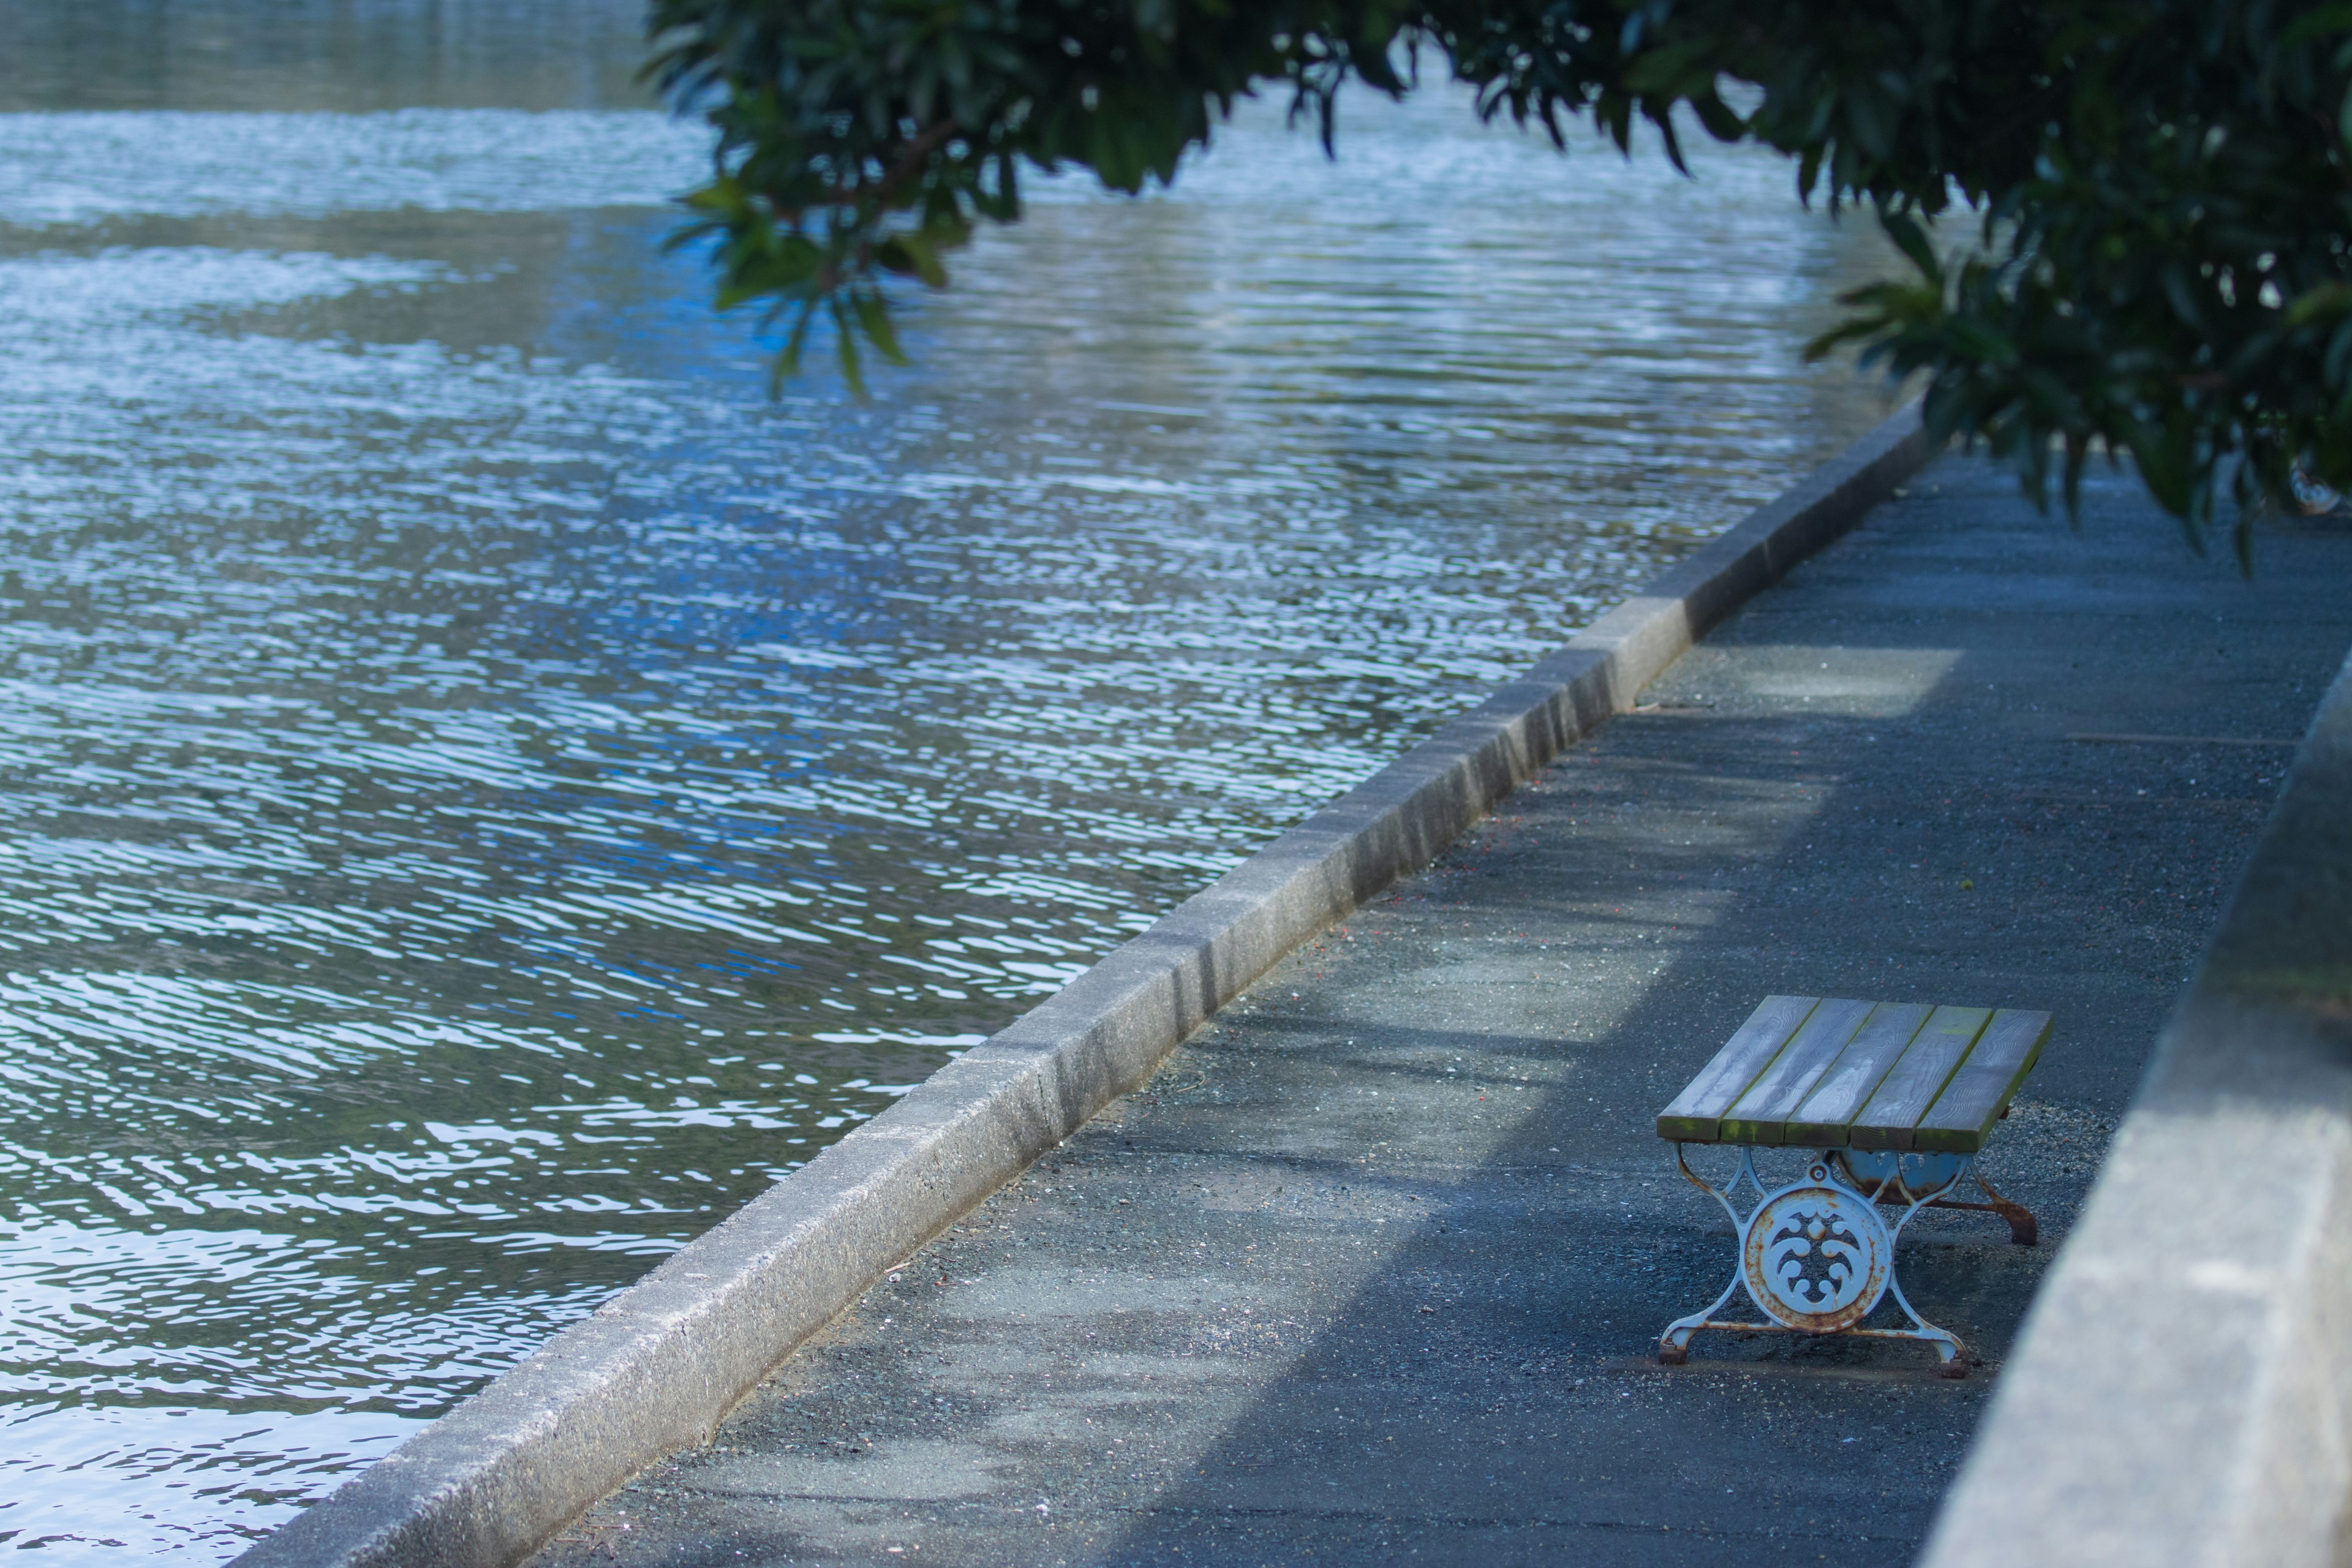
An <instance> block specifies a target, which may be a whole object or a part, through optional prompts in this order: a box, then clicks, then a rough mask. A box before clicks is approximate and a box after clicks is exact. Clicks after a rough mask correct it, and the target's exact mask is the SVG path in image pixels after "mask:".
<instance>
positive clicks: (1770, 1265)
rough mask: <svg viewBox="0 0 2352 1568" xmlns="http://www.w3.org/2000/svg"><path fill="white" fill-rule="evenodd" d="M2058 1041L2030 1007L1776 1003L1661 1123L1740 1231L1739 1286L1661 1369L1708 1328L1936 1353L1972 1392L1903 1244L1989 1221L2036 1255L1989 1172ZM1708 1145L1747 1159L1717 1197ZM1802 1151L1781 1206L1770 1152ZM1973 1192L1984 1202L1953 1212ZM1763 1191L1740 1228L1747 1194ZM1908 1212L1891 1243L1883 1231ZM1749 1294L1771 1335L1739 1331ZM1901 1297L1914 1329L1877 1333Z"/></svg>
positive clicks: (2024, 1223) (1957, 1346) (1673, 1328)
mask: <svg viewBox="0 0 2352 1568" xmlns="http://www.w3.org/2000/svg"><path fill="white" fill-rule="evenodd" d="M2049 1037H2050V1015H2049V1014H2047V1013H2032V1012H2025V1011H2021V1010H2018V1009H2014V1008H2000V1009H1998V1010H1996V1009H1994V1008H1990V1007H1948V1006H1934V1005H1928V1004H1926V1003H1916V1002H1861V1001H1854V1000H1852V999H1849V998H1845V997H1837V996H1832V997H1820V996H1767V997H1766V998H1764V1000H1763V1002H1762V1003H1761V1004H1760V1005H1758V1007H1757V1009H1756V1011H1755V1012H1753V1013H1751V1014H1749V1015H1748V1021H1747V1022H1746V1023H1744V1024H1742V1025H1741V1026H1739V1029H1738V1033H1736V1034H1734V1035H1733V1036H1732V1037H1731V1038H1730V1040H1729V1041H1728V1042H1727V1043H1726V1044H1725V1046H1724V1047H1723V1049H1721V1050H1719V1051H1717V1053H1716V1054H1715V1059H1714V1060H1713V1061H1710V1062H1708V1063H1707V1064H1706V1067H1705V1068H1702V1069H1701V1070H1700V1072H1699V1075H1698V1076H1697V1077H1696V1078H1695V1079H1691V1081H1690V1083H1689V1085H1688V1086H1687V1087H1685V1089H1683V1091H1682V1093H1680V1094H1678V1095H1676V1096H1675V1101H1674V1103H1673V1104H1672V1105H1669V1106H1667V1107H1666V1108H1665V1110H1662V1111H1660V1112H1659V1113H1658V1136H1659V1137H1661V1138H1664V1139H1666V1140H1667V1141H1669V1142H1672V1143H1673V1144H1674V1146H1675V1165H1676V1167H1677V1168H1679V1169H1680V1170H1681V1172H1682V1173H1683V1174H1684V1175H1685V1177H1687V1178H1688V1179H1689V1180H1690V1181H1691V1183H1692V1184H1695V1185H1696V1186H1698V1187H1700V1188H1701V1189H1703V1190H1704V1191H1706V1193H1708V1194H1711V1195H1712V1196H1713V1197H1714V1198H1715V1199H1716V1201H1717V1202H1718V1203H1720V1204H1721V1205H1723V1208H1724V1212H1725V1213H1727V1214H1728V1215H1730V1216H1731V1226H1732V1231H1733V1235H1734V1242H1733V1245H1734V1247H1735V1249H1736V1252H1737V1261H1736V1263H1735V1265H1734V1268H1733V1270H1732V1276H1731V1283H1730V1284H1728V1285H1727V1286H1725V1287H1724V1289H1723V1294H1722V1295H1720V1296H1718V1297H1717V1298H1716V1300H1715V1303H1714V1305H1712V1306H1710V1307H1708V1308H1707V1309H1706V1310H1704V1311H1700V1312H1694V1313H1692V1314H1691V1315H1690V1316H1689V1317H1687V1318H1677V1319H1675V1321H1673V1322H1671V1323H1669V1324H1667V1325H1666V1330H1665V1332H1664V1334H1663V1335H1662V1336H1661V1337H1660V1338H1659V1341H1658V1359H1659V1360H1660V1361H1662V1362H1665V1363H1670V1364H1675V1363H1682V1362H1683V1361H1685V1360H1686V1359H1688V1357H1689V1354H1690V1342H1691V1336H1692V1335H1694V1334H1696V1333H1697V1332H1699V1331H1702V1330H1706V1329H1734V1330H1739V1331H1746V1332H1750V1333H1752V1332H1757V1331H1769V1332H1780V1333H1799V1334H1849V1335H1853V1336H1856V1337H1859V1338H1864V1339H1897V1340H1918V1341H1924V1342H1927V1343H1929V1344H1931V1345H1933V1346H1934V1347H1935V1348H1936V1352H1937V1356H1938V1357H1939V1358H1940V1362H1941V1364H1940V1366H1939V1368H1938V1370H1939V1371H1940V1372H1941V1373H1943V1375H1945V1376H1946V1377H1965V1376H1967V1375H1968V1367H1969V1361H1968V1352H1967V1350H1966V1348H1965V1347H1964V1346H1962V1345H1961V1343H1960V1342H1959V1341H1958V1339H1956V1338H1954V1337H1953V1336H1952V1334H1950V1333H1949V1332H1948V1331H1945V1330H1943V1329H1939V1328H1937V1327H1936V1326H1935V1325H1934V1324H1932V1323H1930V1322H1928V1321H1927V1320H1926V1319H1925V1318H1922V1317H1921V1316H1920V1315H1919V1313H1918V1311H1917V1310H1916V1309H1915V1308H1913V1306H1912V1305H1911V1303H1910V1301H1909V1300H1906V1298H1905V1297H1904V1294H1903V1287H1902V1286H1901V1285H1900V1284H1899V1283H1898V1282H1897V1281H1896V1280H1895V1238H1896V1237H1899V1236H1900V1235H1901V1234H1902V1232H1903V1227H1904V1226H1906V1225H1907V1224H1909V1223H1910V1220H1911V1217H1912V1216H1913V1215H1916V1214H1917V1213H1918V1212H1919V1211H1920V1210H1921V1209H1922V1208H1925V1207H1927V1206H1930V1205H1933V1206H1935V1207H1938V1208H1960V1209H1977V1210H1982V1211H1985V1212H1990V1213H1993V1214H1998V1215H2000V1216H2001V1217H2002V1218H2003V1219H2005V1220H2007V1221H2008V1222H2009V1226H2010V1236H2011V1239H2012V1240H2014V1241H2017V1242H2019V1243H2021V1244H2022V1245H2025V1246H2028V1247H2030V1246H2032V1245H2033V1242H2034V1238H2035V1226H2034V1222H2033V1216H2032V1215H2031V1214H2028V1213H2027V1212H2026V1211H2025V1210H2024V1209H2023V1208H2021V1207H2020V1206H2019V1205H2016V1204H2013V1203H2011V1202H2010V1201H2009V1200H2008V1199H2006V1198H2004V1197H2002V1196H2001V1195H2000V1194H1999V1193H1998V1192H1995V1191H1994V1190H1993V1188H1992V1185H1991V1184H1990V1183H1988V1182H1987V1181H1985V1179H1984V1177H1983V1176H1982V1175H1981V1174H1979V1173H1976V1171H1975V1169H1974V1166H1975V1162H1976V1156H1977V1153H1978V1152H1979V1150H1981V1149H1982V1148H1983V1147H1984V1145H1985V1140H1986V1139H1987V1138H1989V1137H1990V1136H1991V1134H1992V1129H1993V1124H1994V1123H1995V1122H1997V1121H2000V1119H2001V1118H2002V1117H2004V1116H2006V1115H2008V1114H2009V1102H2010V1099H2011V1096H2013V1095H2014V1094H2016V1092H2017V1089H2018V1086H2019V1085H2020V1084H2021V1083H2023V1082H2024V1081H2025V1075H2026V1074H2027V1073H2029V1072H2031V1071H2032V1070H2033V1064H2034V1062H2035V1061H2036V1060H2038V1059H2039V1058H2040V1057H2041V1054H2042V1042H2043V1041H2045V1040H2047V1039H2048V1038H2049ZM1695 1143H1719V1144H1729V1145H1734V1146H1737V1147H1738V1150H1739V1163H1738V1168H1737V1169H1736V1170H1735V1171H1734V1172H1733V1173H1732V1176H1731V1179H1730V1180H1729V1181H1728V1182H1727V1183H1724V1184H1722V1185H1720V1186H1717V1184H1714V1183H1711V1182H1708V1181H1706V1180H1705V1179H1704V1178H1703V1177H1701V1176H1700V1175H1699V1174H1698V1173H1696V1172H1694V1171H1693V1170H1692V1169H1691V1167H1690V1160H1689V1148H1690V1146H1691V1145H1692V1144H1695ZM1775 1148H1785V1149H1801V1150H1803V1151H1805V1152H1806V1163H1805V1167H1804V1173H1803V1175H1801V1177H1799V1178H1798V1179H1797V1180H1795V1181H1793V1182H1790V1183H1789V1184H1786V1185H1783V1186H1780V1187H1778V1188H1772V1189H1767V1188H1766V1186H1765V1184H1764V1181H1763V1178H1762V1177H1760V1176H1759V1174H1758V1173H1757V1169H1756V1152H1757V1150H1759V1149H1775ZM1964 1178H1972V1179H1973V1180H1974V1181H1975V1183H1976V1184H1977V1186H1978V1188H1979V1190H1980V1191H1981V1192H1982V1193H1983V1194H1984V1195H1985V1197H1986V1199H1987V1200H1988V1201H1987V1202H1985V1203H1981V1204H1977V1203H1962V1202H1959V1201H1958V1200H1956V1199H1954V1198H1953V1197H1951V1196H1950V1194H1952V1192H1953V1191H1954V1190H1955V1189H1957V1188H1958V1186H1959V1184H1960V1183H1961V1181H1962V1180H1963V1179H1964ZM1743 1181H1744V1182H1746V1183H1748V1184H1749V1185H1751V1186H1752V1187H1754V1189H1755V1194H1756V1195H1755V1203H1754V1206H1753V1207H1751V1208H1749V1209H1748V1211H1747V1213H1745V1214H1742V1213H1741V1212H1740V1204H1739V1200H1738V1190H1739V1186H1740V1184H1741V1183H1742V1182H1743ZM1881 1205H1888V1206H1891V1207H1894V1208H1895V1209H1899V1210H1900V1211H1901V1212H1900V1214H1899V1215H1898V1217H1896V1219H1895V1222H1894V1224H1893V1225H1892V1226H1890V1225H1888V1224H1887V1223H1886V1221H1885V1218H1883V1217H1882V1216H1881V1215H1880V1214H1879V1212H1878V1211H1879V1208H1880V1206H1881ZM1741 1289H1746V1291H1747V1293H1748V1300H1750V1301H1752V1302H1754V1303H1755V1306H1756V1309H1757V1310H1758V1311H1759V1312H1761V1313H1762V1314H1763V1315H1764V1318H1765V1319H1766V1321H1762V1322H1746V1321H1728V1320H1726V1319H1724V1318H1723V1317H1722V1315H1721V1314H1722V1312H1723V1310H1724V1309H1725V1308H1726V1307H1727V1306H1728V1305H1730V1303H1731V1299H1732V1298H1733V1297H1734V1296H1735V1295H1737V1294H1738V1292H1739V1291H1740V1290H1741ZM1889 1295H1892V1296H1893V1297H1894V1299H1895V1305H1896V1306H1898V1307H1899V1308H1901V1309H1902V1310H1903V1313H1904V1315H1905V1317H1906V1318H1907V1319H1908V1320H1909V1321H1910V1326H1909V1327H1908V1328H1876V1329H1865V1328H1864V1327H1862V1326H1861V1324H1862V1321H1863V1320H1864V1318H1867V1317H1868V1316H1869V1315H1870V1314H1871V1312H1872V1311H1873V1310H1875V1309H1876V1308H1877V1306H1878V1304H1879V1302H1880V1300H1882V1299H1884V1298H1885V1297H1886V1296H1889Z"/></svg>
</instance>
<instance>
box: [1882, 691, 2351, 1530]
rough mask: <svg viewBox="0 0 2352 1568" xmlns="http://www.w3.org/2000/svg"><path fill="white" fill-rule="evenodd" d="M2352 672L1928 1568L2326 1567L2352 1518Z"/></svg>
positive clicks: (2321, 725)
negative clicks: (2060, 1567)
mask: <svg viewBox="0 0 2352 1568" xmlns="http://www.w3.org/2000/svg"><path fill="white" fill-rule="evenodd" d="M2347 1419H2352V662H2347V664H2346V666H2345V668H2344V671H2343V673H2342V674H2340V675H2339V676H2338V677H2337V678H2336V683H2335V685H2334V687H2333V688H2332V689H2330V690H2329V692H2328V694H2327V697H2326V700H2325V701H2323V702H2322V704H2321V705H2320V710H2319V716H2318V718H2317V719H2316V720H2315V721H2314V723H2313V725H2312V729H2311V732H2310V734H2309V735H2308V737H2306V739H2305V742H2304V744H2303V749H2302V751H2301V752H2300V753H2299V754H2298V755H2297V757H2296V759H2295V763H2294V770H2293V772H2292V773H2290V774H2289V775H2288V780H2287V785H2286V790H2285V793H2284V795H2283V796H2282V798H2281V800H2280V802H2279V805H2278V807H2277V809H2276V811H2275V812H2274V813H2273V816H2272V817H2271V821H2270V823H2269V825H2268V826H2267V827H2265V829H2264V830H2263V837H2262V839H2261V841H2260V843H2259V844H2258V845H2257V847H2256V848H2255V851H2254V858H2253V860H2252V865H2251V867H2250V868H2249V869H2248V871H2247V873H2246V878H2245V880H2244V881H2243V883H2242V884H2241V885H2240V887H2239V889H2238V892H2237V895H2236V898H2235V900H2234V901H2233V902H2232V904H2231V910H2230V912H2229V914H2228V915H2227V917H2226V918H2225V919H2224V920H2223V921H2222V924H2221V931H2220V932H2219V933H2218V934H2217V935H2216V937H2215V938H2214V942H2213V946H2212V948H2211V950H2210V952H2208V954H2207V955H2206V959H2205V963H2204V965H2203V967H2202V969H2201V970H2200V973H2199V974H2198V977H2197V980H2196V982H2195V984H2194V985H2193V986H2192V987H2191V989H2190V991H2189V996H2188V998H2187V1000H2186V1001H2185V1002H2184V1003H2183V1004H2182V1005H2181V1007H2180V1010H2179V1013H2178V1014H2176V1015H2175V1016H2174V1018H2173V1021H2172V1023H2171V1024H2170V1026H2168V1028H2167V1030H2166V1032H2165V1037H2164V1038H2163V1040H2162V1041H2161V1043H2160V1044H2159V1046H2158V1054H2157V1056H2156V1058H2155V1059H2154V1061H2153V1062H2151V1064H2150V1065H2149V1068H2148V1073H2147V1079H2146V1080H2145V1081H2144V1082H2143V1083H2142V1084H2141V1086H2140V1091H2139V1096H2138V1098H2137V1100H2135V1102H2134V1103H2133V1106H2132V1110H2131V1112H2130V1114H2129V1115H2128V1116H2127V1117H2126V1119H2125V1121H2124V1124H2123V1127H2122V1129H2121V1130H2120V1131H2118V1133H2117V1134H2116V1142H2115V1147H2114V1149H2113V1150H2112V1151H2111V1152H2109V1154H2108V1156H2107V1163H2106V1167H2105V1171H2104V1172H2103V1173H2101V1175H2100V1177H2099V1182H2098V1185H2097V1186H2096V1187H2095V1188H2094V1189H2093V1190H2092V1194H2091V1199H2090V1202H2089V1204H2088V1205H2086V1206H2085V1208H2084V1213H2083V1217H2082V1221H2081V1223H2080V1224H2079V1225H2078V1226H2076V1227H2075V1230H2074V1236H2073V1237H2071V1238H2070V1239H2069V1240H2068V1242H2067V1244H2066V1247H2065V1250H2064V1252H2063V1254H2062V1255H2061V1256H2060V1258H2059V1259H2058V1261H2057V1263H2056V1264H2055V1265H2054V1266H2053V1268H2052V1269H2051V1271H2050V1274H2049V1276H2048V1278H2047V1279H2044V1280H2043V1282H2042V1289H2041V1293H2040V1295H2039V1296H2038V1297H2037V1298H2036V1300H2035V1302H2034V1306H2033V1309H2032V1313H2031V1314H2030V1315H2029V1316H2028V1318H2027V1320H2026V1323H2025V1328H2024V1331H2023V1332H2022V1334H2021V1338H2020V1341H2019V1343H2018V1348H2017V1350H2016V1352H2015V1353H2014V1354H2013V1355H2012V1356H2011V1360H2010V1363H2009V1367H2008V1369H2007V1370H2006V1371H2005V1372H2004V1373H2002V1376H2001V1383H2000V1392H1999V1393H1998V1394H1996V1395H1995V1398H1994V1402H1993V1405H1992V1408H1991V1409H1990V1412H1989V1413H1988V1414H1987V1415H1986V1418H1985V1421H1984V1424H1983V1426H1980V1427H1979V1430H1978V1437H1977V1441H1976V1446H1975V1448H1974V1450H1973V1452H1972V1453H1971V1455H1970V1457H1969V1461H1968V1464H1967V1466H1966V1467H1965V1468H1964V1469H1963V1470H1962V1471H1961V1474H1960V1478H1959V1479H1958V1482H1957V1483H1956V1484H1955V1485H1954V1487H1953V1489H1952V1490H1951V1492H1950V1493H1949V1494H1948V1496H1947V1498H1946V1500H1945V1503H1944V1508H1943V1510H1942V1512H1941V1514H1940V1515H1939V1516H1938V1518H1937V1524H1936V1529H1935V1532H1934V1534H1933V1535H1932V1536H1931V1537H1930V1538H1929V1541H1928V1545H1927V1553H1926V1556H1925V1557H1924V1559H1923V1560H1922V1561H1923V1563H1924V1564H1925V1568H1996V1565H1998V1568H2034V1565H2037V1564H2044V1563H2047V1564H2051V1565H2053V1568H2054V1565H2056V1564H2060V1563H2063V1564H2066V1565H2067V1568H2095V1565H2100V1564H2109V1563H2113V1564H2125V1563H2128V1564H2131V1565H2132V1568H2168V1565H2171V1564H2179V1565H2180V1568H2189V1565H2190V1564H2195V1565H2196V1568H2231V1565H2237V1564H2243V1565H2244V1568H2322V1565H2323V1564H2330V1563H2337V1562H2340V1561H2343V1560H2344V1559H2345V1557H2346V1556H2347V1550H2346V1546H2347V1531H2346V1527H2347V1518H2352V1510H2347V1504H2352V1432H2347Z"/></svg>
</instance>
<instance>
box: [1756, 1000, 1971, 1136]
mask: <svg viewBox="0 0 2352 1568" xmlns="http://www.w3.org/2000/svg"><path fill="white" fill-rule="evenodd" d="M1935 1010H1936V1009H1935V1008H1934V1006H1932V1005H1929V1004H1927V1003H1925V1002H1881V1003H1880V1004H1879V1005H1877V1006H1875V1007H1874V1008H1872V1009H1871V1010H1870V1016H1869V1018H1868V1019H1866V1020H1865V1021H1864V1024H1863V1026H1862V1027H1861V1029H1860V1030H1859V1031H1857V1032H1856V1033H1855V1035H1854V1037H1853V1039H1852V1040H1851V1041H1849V1042H1848V1043H1847V1045H1846V1047H1845V1049H1844V1050H1843V1051H1842V1052H1840V1053H1839V1055H1838V1059H1837V1060H1836V1061H1834V1062H1832V1063H1831V1064H1830V1067H1829V1070H1828V1071H1827V1072H1824V1073H1823V1074H1822V1077H1821V1081H1820V1082H1819V1083H1816V1084H1815V1085H1814V1086H1813V1092H1812V1093H1811V1094H1809V1095H1807V1096H1805V1102H1804V1103H1803V1104H1802V1105H1800V1106H1799V1107H1797V1109H1796V1110H1795V1111H1794V1112H1792V1113H1791V1114H1790V1117H1789V1125H1788V1127H1787V1129H1786V1130H1785V1131H1783V1133H1782V1135H1781V1138H1780V1142H1783V1143H1810V1144H1812V1145H1813V1146H1814V1147H1816V1148H1821V1149H1835V1148H1840V1147H1842V1146H1843V1144H1844V1143H1845V1141H1846V1134H1847V1130H1848V1128H1849V1127H1851V1126H1852V1124H1853V1119H1854V1118H1855V1117H1857V1116H1859V1115H1861V1114H1862V1108H1863V1107H1864V1106H1865V1105H1867V1104H1869V1103H1870V1097H1871V1096H1872V1094H1874V1093H1875V1092H1876V1091H1877V1089H1878V1086H1879V1083H1880V1081H1881V1080H1883V1079H1885V1077H1886V1075H1887V1072H1888V1071H1889V1070H1890V1069H1891V1068H1893V1067H1894V1066H1895V1063H1896V1062H1897V1061H1898V1060H1900V1059H1901V1058H1902V1056H1903V1053H1904V1052H1905V1051H1906V1049H1908V1048H1909V1047H1910V1045H1911V1042H1912V1040H1913V1039H1914V1038H1915V1037H1916V1036H1917V1035H1918V1033H1919V1031H1920V1029H1921V1028H1923V1027H1925V1026H1926V1025H1927V1019H1928V1016H1929V1015H1931V1014H1933V1013H1934V1012H1935Z"/></svg>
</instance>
